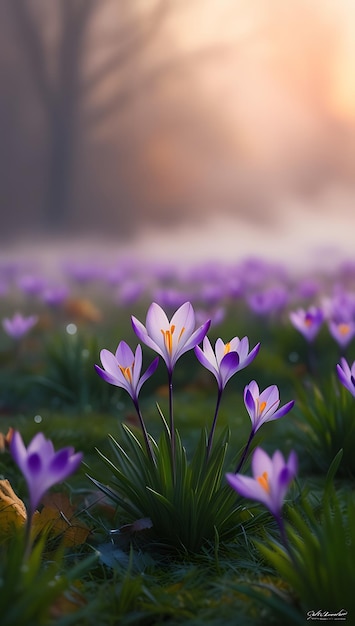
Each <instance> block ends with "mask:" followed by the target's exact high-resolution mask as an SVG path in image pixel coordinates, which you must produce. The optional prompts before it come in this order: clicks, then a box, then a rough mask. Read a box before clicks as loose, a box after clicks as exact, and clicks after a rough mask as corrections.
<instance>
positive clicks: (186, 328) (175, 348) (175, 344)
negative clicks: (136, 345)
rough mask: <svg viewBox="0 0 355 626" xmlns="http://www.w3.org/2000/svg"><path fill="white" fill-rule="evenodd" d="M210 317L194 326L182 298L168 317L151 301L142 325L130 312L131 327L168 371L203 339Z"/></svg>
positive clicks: (190, 313)
mask: <svg viewBox="0 0 355 626" xmlns="http://www.w3.org/2000/svg"><path fill="white" fill-rule="evenodd" d="M210 323H211V322H210V320H209V321H207V322H205V323H204V324H203V325H202V326H200V327H199V328H198V329H197V330H195V313H194V310H193V307H192V305H191V303H190V302H185V303H184V304H183V305H182V306H181V307H180V308H179V309H178V310H177V311H176V312H175V313H174V315H173V316H172V318H171V320H170V321H169V320H168V318H167V316H166V314H165V312H164V311H163V309H162V308H161V307H160V306H159V304H156V302H153V303H152V304H151V305H150V307H149V309H148V312H147V318H146V326H143V324H142V323H141V322H140V321H139V320H137V319H136V318H135V317H134V316H132V326H133V330H134V332H135V333H136V335H137V336H138V338H139V339H140V340H141V341H143V343H145V344H146V345H147V346H149V348H152V349H153V350H155V352H157V353H158V354H160V356H161V357H162V358H163V359H164V361H165V363H166V366H167V368H168V371H169V375H171V373H172V371H173V369H174V366H175V363H176V361H177V360H178V359H179V358H180V357H181V356H182V355H183V354H184V353H185V352H188V350H191V349H192V348H194V347H195V346H196V345H197V344H198V343H200V341H202V340H203V338H204V337H205V335H206V333H207V332H208V329H209V327H210Z"/></svg>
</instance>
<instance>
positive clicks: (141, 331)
mask: <svg viewBox="0 0 355 626" xmlns="http://www.w3.org/2000/svg"><path fill="white" fill-rule="evenodd" d="M131 323H132V328H133V330H134V332H135V333H136V335H137V337H138V339H140V340H141V341H142V342H143V343H144V344H145V345H146V346H148V347H149V348H151V349H152V350H154V351H155V352H157V353H158V354H160V356H161V357H163V359H164V358H165V351H164V350H163V349H162V347H161V345H159V344H157V343H156V342H155V341H153V339H151V338H150V337H149V335H148V333H147V329H146V327H145V326H143V324H142V322H140V321H139V320H137V318H135V317H134V316H133V315H132V317H131ZM159 341H160V337H159Z"/></svg>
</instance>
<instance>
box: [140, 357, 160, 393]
mask: <svg viewBox="0 0 355 626" xmlns="http://www.w3.org/2000/svg"><path fill="white" fill-rule="evenodd" d="M158 364H159V357H158V356H157V357H155V359H154V361H152V363H151V364H150V365H149V367H148V368H147V370H146V371H145V373H144V374H143V376H142V377H141V379H140V381H139V383H138V385H137V395H138V394H139V392H140V390H141V387H142V385H143V384H144V383H145V381H146V380H148V378H150V377H151V376H152V374H154V372H155V370H156V369H157V367H158Z"/></svg>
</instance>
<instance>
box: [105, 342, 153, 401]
mask: <svg viewBox="0 0 355 626" xmlns="http://www.w3.org/2000/svg"><path fill="white" fill-rule="evenodd" d="M100 359H101V363H102V365H103V368H104V369H102V368H101V367H99V366H98V365H95V366H94V367H95V370H96V371H97V373H98V374H99V376H101V378H103V379H104V380H105V381H106V382H107V383H110V384H111V385H115V386H116V387H122V388H123V389H125V390H126V391H127V393H129V395H130V396H131V398H132V400H133V401H134V402H135V403H136V402H137V399H138V394H139V392H140V390H141V388H142V385H143V384H144V383H145V381H146V380H148V378H149V377H150V376H151V375H152V374H153V373H154V372H155V370H156V369H157V367H158V362H159V357H156V358H155V359H154V361H153V362H152V363H151V364H150V366H149V367H148V369H147V370H146V371H145V373H144V374H143V376H141V370H142V348H141V346H140V345H138V346H137V348H136V352H135V354H133V351H132V350H131V348H130V347H129V345H128V344H127V343H126V342H125V341H120V343H119V344H118V347H117V350H116V353H115V354H112V352H110V351H109V350H105V349H104V350H101V352H100Z"/></svg>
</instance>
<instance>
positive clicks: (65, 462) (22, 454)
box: [10, 431, 83, 520]
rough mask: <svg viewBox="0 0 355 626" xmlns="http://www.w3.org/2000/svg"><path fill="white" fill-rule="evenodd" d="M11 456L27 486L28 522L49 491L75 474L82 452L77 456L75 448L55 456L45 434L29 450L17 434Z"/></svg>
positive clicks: (30, 444) (11, 447) (62, 451)
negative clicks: (28, 502)
mask: <svg viewBox="0 0 355 626" xmlns="http://www.w3.org/2000/svg"><path fill="white" fill-rule="evenodd" d="M10 452H11V455H12V457H13V459H14V461H15V463H16V464H17V465H18V467H19V468H20V470H21V472H22V474H23V476H24V478H25V481H26V483H27V487H28V492H29V498H30V506H29V512H28V518H29V520H30V519H31V517H32V515H33V513H34V512H35V510H36V508H37V506H38V504H39V502H40V501H41V500H42V498H43V496H44V495H45V493H46V492H47V491H48V489H50V487H52V486H53V485H55V484H56V483H59V482H61V481H63V480H65V479H66V478H68V476H70V475H71V474H73V472H75V471H76V470H77V469H78V467H79V465H80V463H81V461H82V457H83V455H82V453H81V452H77V453H75V452H74V448H72V447H67V448H62V449H61V450H58V451H57V452H55V450H54V447H53V443H52V442H51V441H50V440H49V439H46V438H45V437H44V435H43V433H37V435H35V436H34V437H33V439H32V441H31V442H30V443H29V445H28V447H27V449H26V447H25V445H24V443H23V440H22V437H21V435H20V433H19V432H18V431H15V432H14V434H13V436H12V439H11V443H10Z"/></svg>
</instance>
